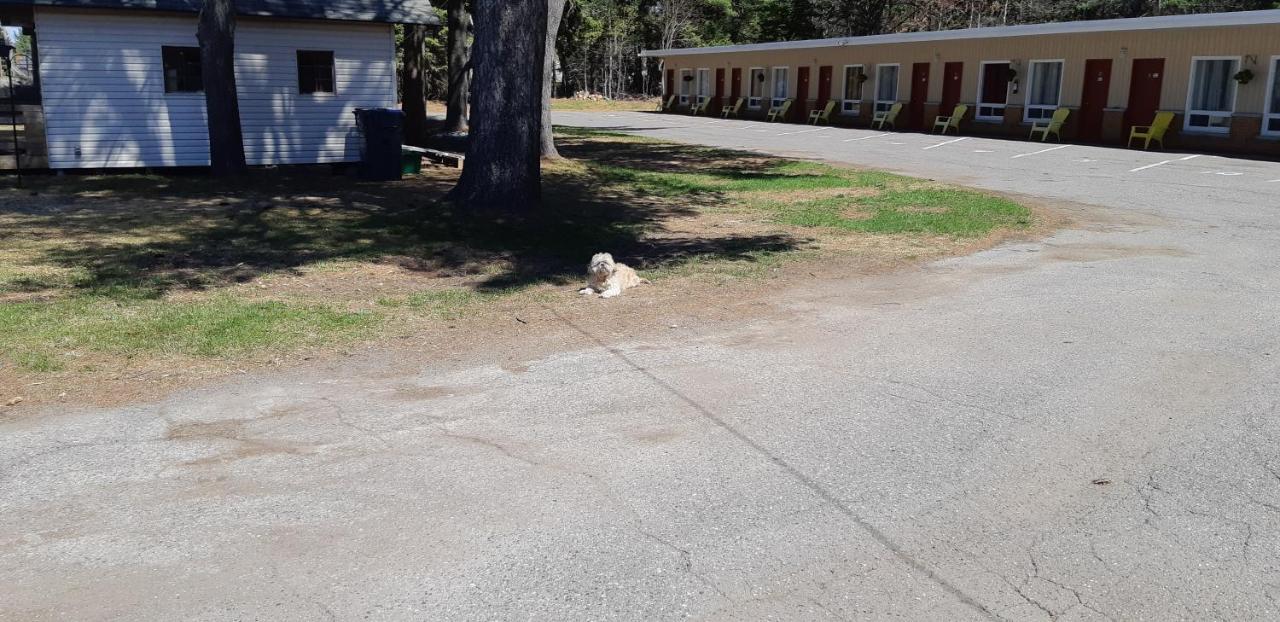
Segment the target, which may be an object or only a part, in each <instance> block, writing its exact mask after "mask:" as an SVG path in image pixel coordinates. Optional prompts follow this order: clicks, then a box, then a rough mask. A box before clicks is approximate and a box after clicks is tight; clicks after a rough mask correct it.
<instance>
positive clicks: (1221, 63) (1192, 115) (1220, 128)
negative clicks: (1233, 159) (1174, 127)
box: [1186, 58, 1240, 134]
mask: <svg viewBox="0 0 1280 622" xmlns="http://www.w3.org/2000/svg"><path fill="white" fill-rule="evenodd" d="M1239 70H1240V59H1239V58H1195V59H1192V60H1191V88H1190V90H1189V92H1188V94H1187V115H1186V129H1188V130H1193V131H1201V132H1220V133H1223V134H1225V133H1227V132H1228V131H1230V129H1231V114H1232V113H1233V112H1235V109H1236V81H1235V78H1234V77H1233V76H1235V74H1236V72H1237V71H1239Z"/></svg>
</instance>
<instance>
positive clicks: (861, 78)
mask: <svg viewBox="0 0 1280 622" xmlns="http://www.w3.org/2000/svg"><path fill="white" fill-rule="evenodd" d="M856 79H857V80H858V84H862V83H863V82H866V81H867V74H865V73H860V74H858V77H857V78H856Z"/></svg>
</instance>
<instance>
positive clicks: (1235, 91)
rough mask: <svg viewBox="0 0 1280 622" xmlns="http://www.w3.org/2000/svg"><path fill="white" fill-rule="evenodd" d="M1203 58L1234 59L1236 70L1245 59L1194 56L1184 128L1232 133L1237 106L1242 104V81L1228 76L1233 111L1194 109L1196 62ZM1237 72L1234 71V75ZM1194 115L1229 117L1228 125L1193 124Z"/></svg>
mask: <svg viewBox="0 0 1280 622" xmlns="http://www.w3.org/2000/svg"><path fill="white" fill-rule="evenodd" d="M1202 60H1233V61H1235V62H1236V72H1239V71H1240V64H1241V61H1242V60H1243V59H1242V58H1241V57H1239V56H1192V57H1191V67H1190V68H1189V70H1188V71H1187V104H1186V107H1185V108H1184V109H1183V112H1184V113H1185V114H1183V115H1182V130H1183V131H1184V132H1191V133H1196V134H1230V133H1231V119H1232V118H1234V117H1235V116H1236V107H1237V106H1238V105H1239V104H1240V83H1239V82H1236V81H1235V78H1233V77H1230V76H1228V78H1227V79H1228V80H1230V81H1231V88H1232V92H1231V111H1230V112H1228V113H1227V114H1225V115H1224V114H1222V111H1219V110H1192V109H1191V96H1192V95H1193V94H1194V93H1195V88H1196V63H1197V62H1199V61H1202ZM1234 73H1235V72H1233V75H1234ZM1192 115H1206V116H1210V117H1223V116H1225V117H1226V119H1227V126H1226V127H1203V126H1199V125H1191V117H1192Z"/></svg>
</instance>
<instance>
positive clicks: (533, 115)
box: [449, 0, 547, 211]
mask: <svg viewBox="0 0 1280 622" xmlns="http://www.w3.org/2000/svg"><path fill="white" fill-rule="evenodd" d="M475 17H476V21H475V28H476V40H475V48H474V49H473V55H472V64H473V66H474V67H475V81H476V99H475V104H474V105H473V106H472V109H471V114H472V120H473V121H474V125H475V127H474V128H473V129H472V131H471V137H470V147H469V148H468V150H467V164H466V167H465V168H463V170H462V176H461V177H460V178H459V179H458V185H457V186H455V187H454V189H453V190H452V191H451V192H450V193H449V199H450V200H452V201H454V202H456V203H459V204H461V205H464V206H467V207H471V208H476V209H502V210H507V211H522V210H529V209H532V208H534V207H536V206H537V204H538V201H539V199H540V194H541V186H542V168H541V158H540V157H539V150H538V138H539V134H540V129H541V126H542V66H543V59H544V57H545V55H546V49H547V48H546V31H547V2H546V0H476V2H475Z"/></svg>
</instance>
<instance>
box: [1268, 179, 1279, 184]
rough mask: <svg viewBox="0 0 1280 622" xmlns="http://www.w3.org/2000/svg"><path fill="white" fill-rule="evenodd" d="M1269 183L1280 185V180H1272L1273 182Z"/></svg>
mask: <svg viewBox="0 0 1280 622" xmlns="http://www.w3.org/2000/svg"><path fill="white" fill-rule="evenodd" d="M1267 183H1269V184H1280V179H1273V180H1271V181H1269V182H1267Z"/></svg>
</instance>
